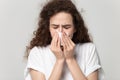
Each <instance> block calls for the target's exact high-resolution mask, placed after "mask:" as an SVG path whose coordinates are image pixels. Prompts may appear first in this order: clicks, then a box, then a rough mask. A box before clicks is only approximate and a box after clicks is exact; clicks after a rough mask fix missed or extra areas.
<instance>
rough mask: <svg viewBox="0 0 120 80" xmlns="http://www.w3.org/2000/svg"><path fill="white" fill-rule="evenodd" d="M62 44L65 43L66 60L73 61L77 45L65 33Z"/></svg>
mask: <svg viewBox="0 0 120 80" xmlns="http://www.w3.org/2000/svg"><path fill="white" fill-rule="evenodd" d="M62 43H63V53H64V56H65V59H66V60H68V59H73V58H74V48H75V44H74V43H73V41H72V40H71V39H70V37H68V36H67V35H66V34H65V33H63V37H62Z"/></svg>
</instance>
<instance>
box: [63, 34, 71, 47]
mask: <svg viewBox="0 0 120 80" xmlns="http://www.w3.org/2000/svg"><path fill="white" fill-rule="evenodd" d="M63 36H64V41H65V43H66V46H67V47H69V46H70V43H69V41H68V36H67V35H66V34H65V33H63Z"/></svg>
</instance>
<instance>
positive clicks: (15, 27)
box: [0, 0, 120, 80]
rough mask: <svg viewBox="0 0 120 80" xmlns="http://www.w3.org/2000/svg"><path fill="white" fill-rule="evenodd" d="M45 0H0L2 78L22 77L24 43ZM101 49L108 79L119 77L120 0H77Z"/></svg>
mask: <svg viewBox="0 0 120 80" xmlns="http://www.w3.org/2000/svg"><path fill="white" fill-rule="evenodd" d="M43 2H45V0H0V80H23V75H24V74H23V73H24V72H23V71H24V68H25V62H24V61H23V55H24V51H25V46H26V45H27V44H28V41H29V40H30V39H31V36H32V32H33V31H34V30H35V28H36V26H37V21H38V14H39V12H40V8H41V6H42V5H43V4H44V3H43ZM73 2H74V3H75V4H76V5H77V7H78V9H79V10H80V11H81V12H82V15H83V17H84V19H85V22H86V25H87V26H88V28H89V31H90V33H91V35H92V37H93V39H94V42H95V44H96V47H97V49H98V52H99V55H100V58H101V62H102V66H103V69H104V71H105V75H106V80H120V77H119V74H120V69H119V68H120V58H119V57H120V47H119V45H120V42H119V41H120V31H119V30H120V0H74V1H73Z"/></svg>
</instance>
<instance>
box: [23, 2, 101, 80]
mask: <svg viewBox="0 0 120 80" xmlns="http://www.w3.org/2000/svg"><path fill="white" fill-rule="evenodd" d="M39 18H40V19H39V23H38V25H39V27H38V29H37V30H36V32H35V36H34V38H33V39H32V40H31V42H30V46H29V47H28V49H27V51H28V54H27V58H28V62H27V66H26V69H25V80H100V78H101V77H100V75H101V74H102V73H100V70H101V65H100V61H99V58H98V54H97V52H96V48H95V45H94V44H93V43H92V41H91V39H90V37H89V35H88V30H87V28H86V27H85V25H84V21H83V19H82V17H81V15H80V13H79V12H78V10H77V9H76V7H75V5H74V4H73V3H72V1H71V0H50V1H49V2H48V3H47V4H46V5H45V6H44V7H43V9H42V11H41V13H40V17H39ZM101 80H102V79H101Z"/></svg>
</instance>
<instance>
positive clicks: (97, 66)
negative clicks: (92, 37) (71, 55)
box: [86, 44, 104, 80]
mask: <svg viewBox="0 0 120 80" xmlns="http://www.w3.org/2000/svg"><path fill="white" fill-rule="evenodd" d="M95 70H98V71H99V80H104V79H103V77H104V75H103V70H102V67H101V63H100V58H99V55H98V52H97V49H96V47H95V45H94V44H90V45H89V47H88V53H87V55H86V76H88V75H89V74H91V73H92V72H94V71H95Z"/></svg>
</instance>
